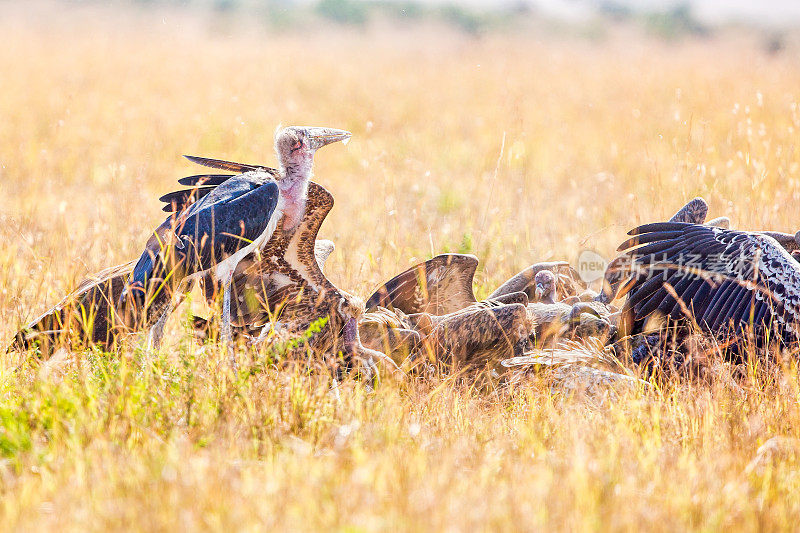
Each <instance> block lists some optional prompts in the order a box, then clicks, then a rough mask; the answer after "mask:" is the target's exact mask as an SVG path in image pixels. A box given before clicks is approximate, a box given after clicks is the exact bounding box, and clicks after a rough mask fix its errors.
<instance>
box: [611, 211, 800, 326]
mask: <svg viewBox="0 0 800 533" xmlns="http://www.w3.org/2000/svg"><path fill="white" fill-rule="evenodd" d="M629 234H630V235H634V237H632V238H631V239H629V240H627V241H626V242H624V243H623V244H622V245H620V247H619V250H620V251H622V250H627V252H626V254H625V256H626V257H628V258H629V259H630V261H629V268H630V269H631V275H630V277H629V278H628V281H627V282H626V283H625V286H624V287H623V289H622V291H623V294H624V293H625V292H627V293H628V299H627V301H626V303H625V308H624V309H623V311H624V312H625V313H629V314H632V318H633V320H634V324H633V325H634V329H636V327H637V325H639V326H640V325H641V324H642V323H643V321H644V320H645V319H647V318H648V317H650V316H652V315H654V314H660V315H663V316H670V317H672V318H674V319H682V318H685V317H686V315H687V314H689V315H691V317H692V319H693V320H695V321H696V323H697V324H699V325H700V326H701V327H703V328H705V329H707V330H709V331H711V332H714V333H728V332H731V329H730V328H731V327H732V328H733V331H734V332H739V331H741V330H743V329H745V328H747V327H748V326H749V325H752V326H754V328H755V329H756V330H759V329H763V328H765V327H770V326H773V327H775V328H776V330H777V332H778V333H779V334H782V335H783V336H784V338H785V339H787V340H791V339H794V340H796V339H798V331H799V330H798V328H797V324H796V323H797V320H798V318H800V265H799V264H798V263H797V262H796V261H794V260H793V259H792V257H791V256H790V255H789V254H788V253H787V252H786V251H785V250H784V249H783V248H782V247H781V246H780V245H779V244H778V243H777V242H776V241H775V240H774V239H772V238H771V237H768V236H766V235H763V234H758V233H749V232H742V231H732V230H725V229H721V228H713V227H708V226H698V225H694V224H681V223H671V222H663V223H656V224H647V225H644V226H640V227H638V228H636V229H634V230H632V231H631V232H629ZM637 246H638V248H635V249H631V248H632V247H637Z"/></svg>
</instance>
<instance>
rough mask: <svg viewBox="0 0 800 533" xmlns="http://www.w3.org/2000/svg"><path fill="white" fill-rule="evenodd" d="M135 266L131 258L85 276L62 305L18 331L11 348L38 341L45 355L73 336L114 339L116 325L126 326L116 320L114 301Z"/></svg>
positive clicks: (107, 341)
mask: <svg viewBox="0 0 800 533" xmlns="http://www.w3.org/2000/svg"><path fill="white" fill-rule="evenodd" d="M133 265H134V263H133V261H130V262H128V263H125V264H123V265H117V266H113V267H110V268H106V269H104V270H102V271H100V272H98V273H97V274H94V275H92V276H90V277H88V278H87V279H85V280H84V281H83V282H81V284H80V285H79V286H78V288H77V289H75V290H74V291H73V292H71V293H70V294H68V295H67V296H66V297H65V298H64V299H63V300H61V301H60V302H59V303H58V304H56V305H55V306H53V307H52V308H51V309H50V310H48V311H47V312H45V313H43V314H42V315H40V316H39V317H37V318H36V319H35V320H33V321H31V322H30V323H29V324H28V325H27V326H25V327H24V328H22V329H21V330H20V331H18V332H17V334H16V335H15V336H14V343H13V344H12V345H11V346H10V347H9V350H25V349H28V348H30V347H31V346H32V345H33V344H34V343H38V344H39V345H40V346H41V348H42V353H43V354H44V353H46V352H49V351H50V349H51V348H52V347H53V346H54V345H56V344H57V343H58V342H59V341H65V342H66V341H68V340H70V338H73V337H74V338H77V339H80V340H83V341H90V342H95V343H100V344H107V343H109V342H111V341H113V339H114V335H115V333H116V329H115V328H116V327H117V326H120V327H121V326H123V324H118V323H116V319H117V318H118V317H117V316H116V313H115V307H114V304H115V302H116V299H117V298H118V297H119V295H120V294H121V292H122V288H123V287H124V285H125V280H126V279H127V277H128V275H129V274H130V273H131V271H132V270H133Z"/></svg>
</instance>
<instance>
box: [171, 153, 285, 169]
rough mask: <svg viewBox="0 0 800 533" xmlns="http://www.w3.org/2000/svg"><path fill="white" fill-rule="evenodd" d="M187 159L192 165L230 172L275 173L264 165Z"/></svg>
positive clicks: (203, 158) (189, 156)
mask: <svg viewBox="0 0 800 533" xmlns="http://www.w3.org/2000/svg"><path fill="white" fill-rule="evenodd" d="M183 157H185V158H186V159H188V160H189V161H191V162H192V163H197V164H198V165H202V166H204V167H209V168H218V169H221V170H228V171H230V172H239V173H242V174H243V173H245V172H253V171H259V172H268V173H270V174H273V173H274V172H275V170H274V169H272V168H269V167H265V166H263V165H248V164H247V163H236V162H234V161H225V160H223V159H210V158H208V157H198V156H196V155H184V156H183Z"/></svg>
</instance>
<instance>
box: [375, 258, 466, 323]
mask: <svg viewBox="0 0 800 533" xmlns="http://www.w3.org/2000/svg"><path fill="white" fill-rule="evenodd" d="M477 267H478V258H477V257H475V256H474V255H463V254H442V255H437V256H436V257H434V258H432V259H428V260H427V261H424V262H422V263H419V264H417V265H414V266H412V267H411V268H409V269H408V270H406V271H405V272H402V273H400V274H398V275H397V276H395V277H393V278H392V279H390V280H389V281H387V282H386V283H384V284H383V285H381V286H380V287H378V289H376V290H375V292H374V293H373V294H372V296H370V297H369V300H367V304H366V305H367V309H368V310H369V309H373V308H376V307H386V308H387V309H392V308H394V309H399V310H400V311H402V312H404V313H406V314H412V313H429V314H432V315H446V314H449V313H454V312H456V311H459V310H461V309H463V308H465V307H467V306H468V305H471V304H474V303H475V301H476V300H475V294H474V293H473V292H472V280H473V278H474V276H475V269H476V268H477Z"/></svg>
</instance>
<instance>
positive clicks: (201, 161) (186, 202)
mask: <svg viewBox="0 0 800 533" xmlns="http://www.w3.org/2000/svg"><path fill="white" fill-rule="evenodd" d="M184 157H185V158H186V159H188V160H189V161H191V162H192V163H196V164H198V165H202V166H206V167H211V168H219V169H222V170H228V171H231V172H239V173H245V172H254V171H256V172H260V173H266V174H269V175H271V176H272V177H273V178H275V179H277V178H278V177H279V176H278V171H277V170H275V169H274V168H270V167H267V166H264V165H249V164H247V163H236V162H234V161H224V160H222V159H209V158H206V157H198V156H193V155H185V156H184ZM235 176H236V174H196V175H194V176H186V177H185V178H181V179H179V180H178V183H180V184H181V185H186V186H188V187H192V188H191V189H183V190H179V191H174V192H170V193H167V194H165V195H164V196H162V197H161V198H159V200H160V201H162V202H164V203H165V204H167V205H165V206H164V207H163V208H162V210H163V211H166V212H167V213H180V212H181V211H183V210H184V209H186V208H187V207H188V206H190V205H191V204H193V203H194V202H196V201H197V200H199V199H200V198H202V197H203V196H205V195H207V194H209V193H210V192H211V191H213V190H214V189H215V188H216V187H217V186H219V185H222V184H223V183H225V182H226V181H228V180H229V179H230V178H233V177H235Z"/></svg>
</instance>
